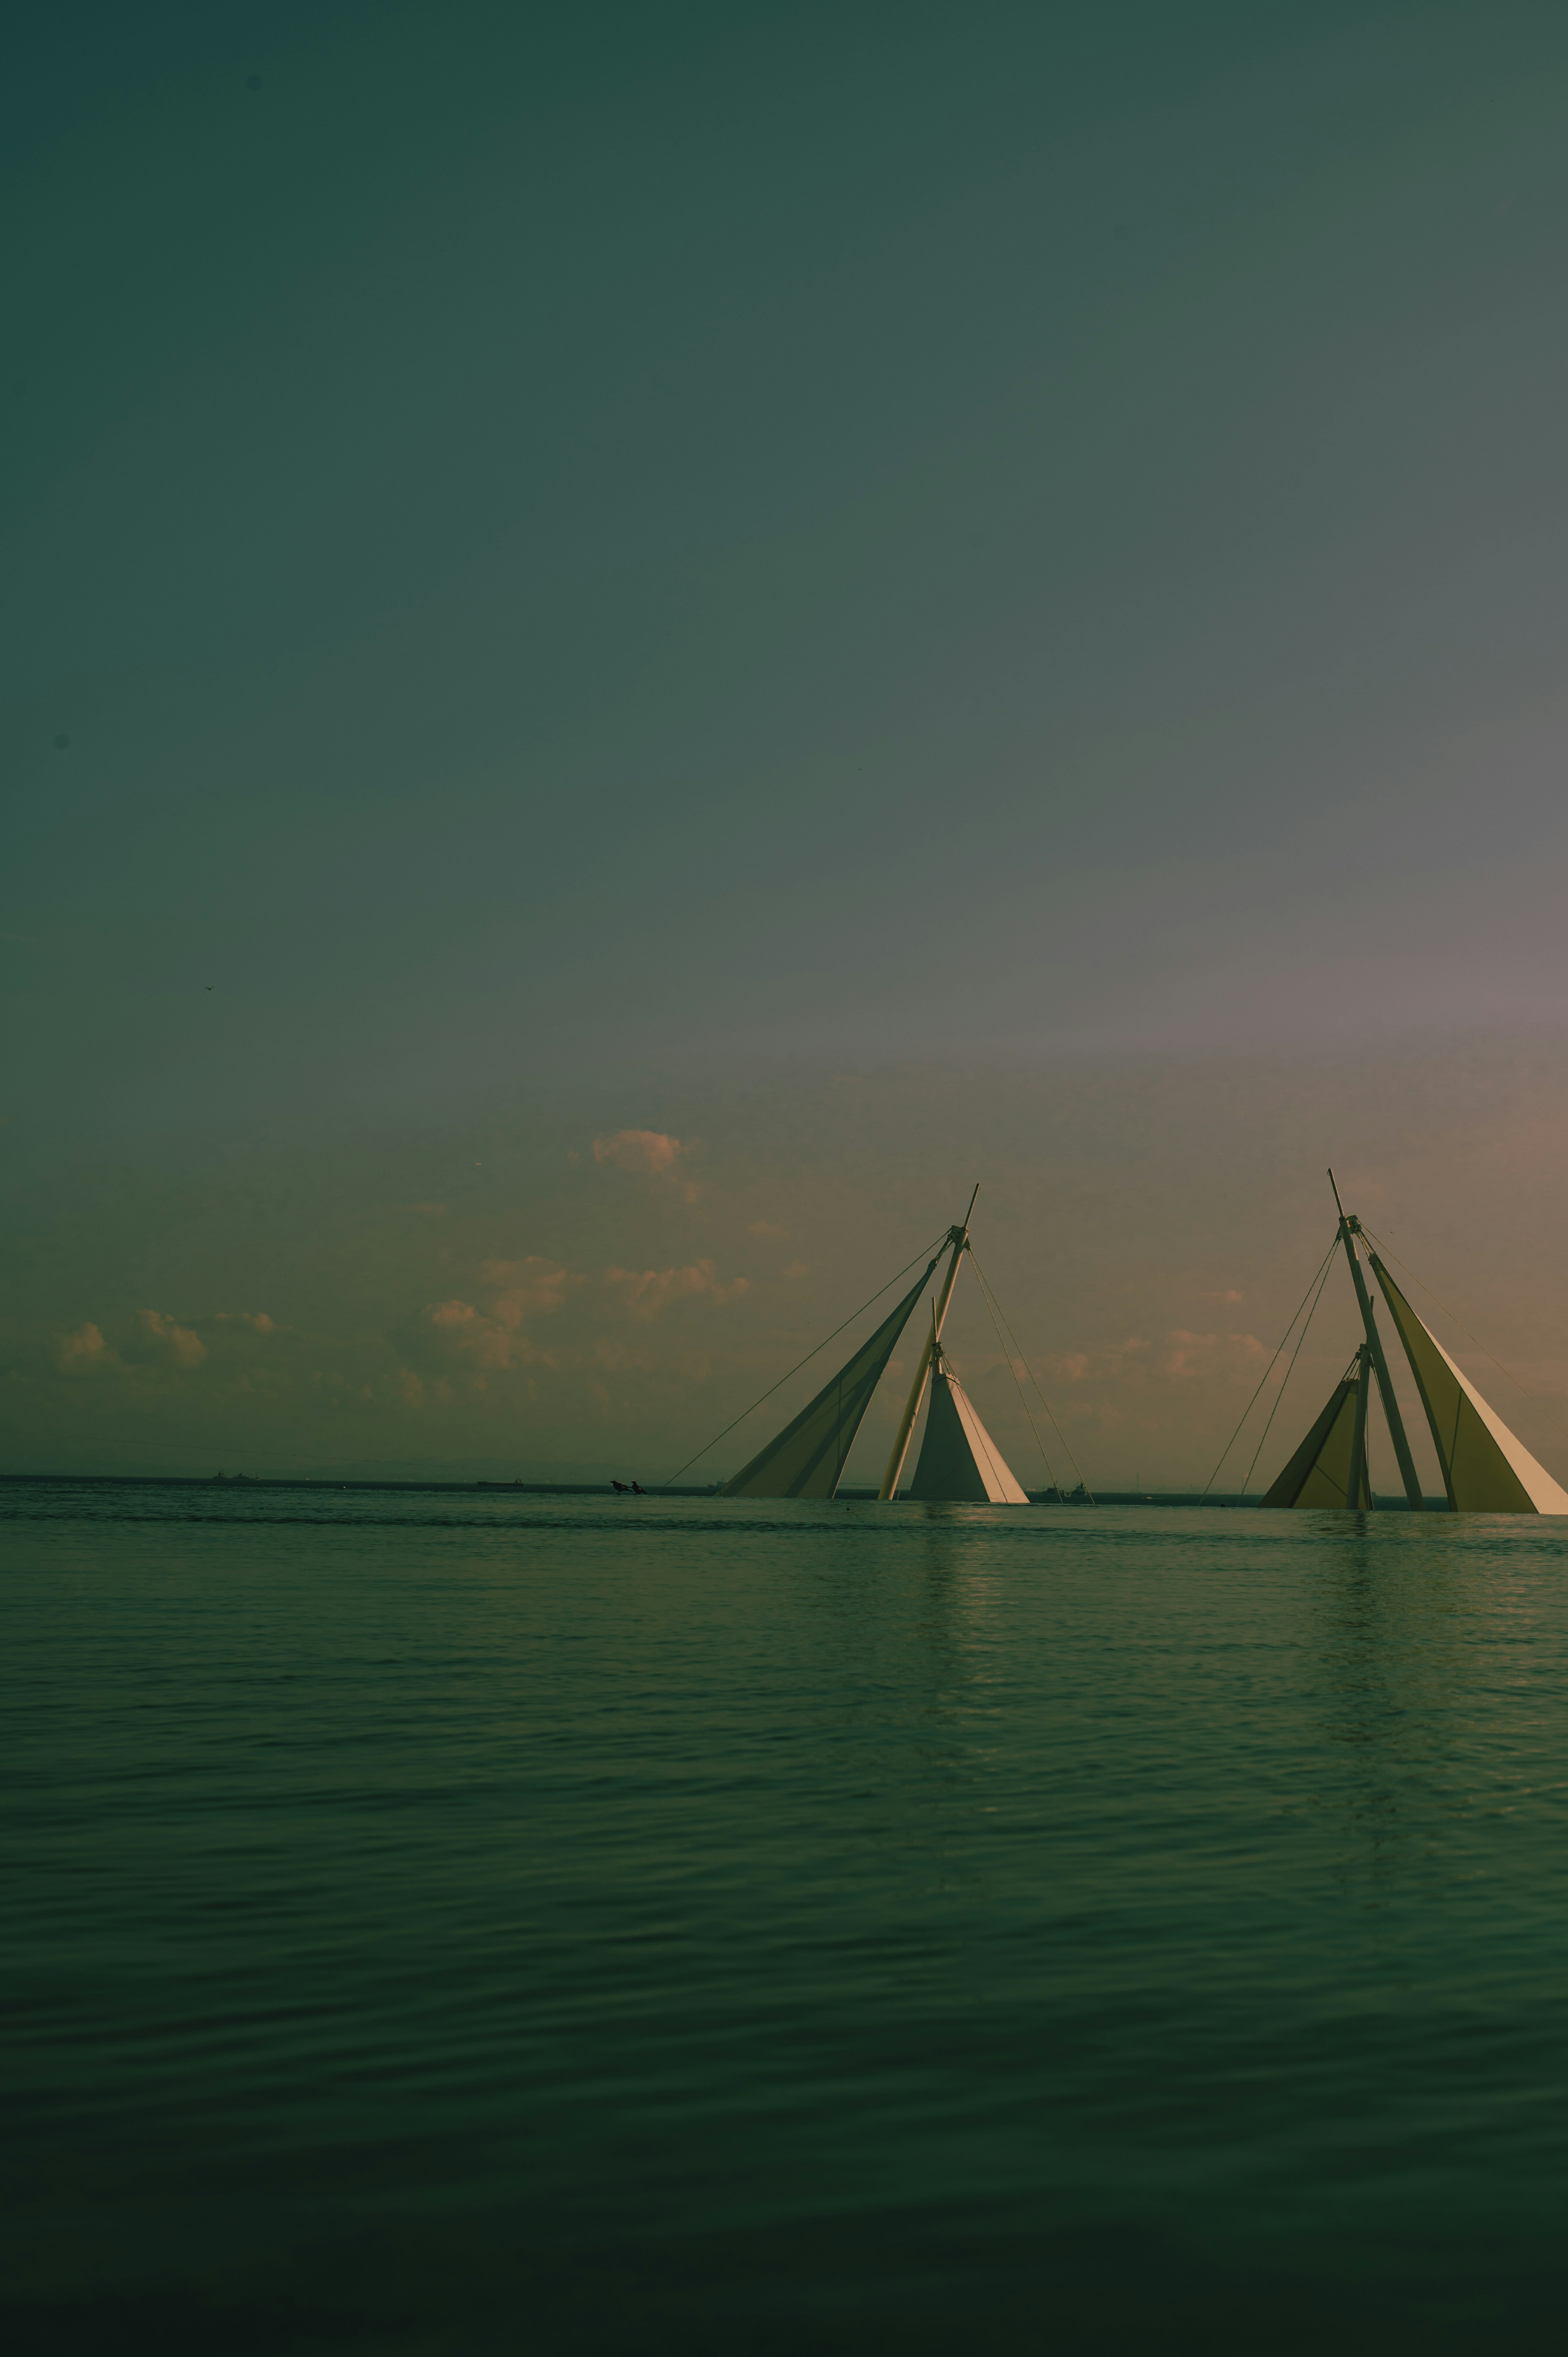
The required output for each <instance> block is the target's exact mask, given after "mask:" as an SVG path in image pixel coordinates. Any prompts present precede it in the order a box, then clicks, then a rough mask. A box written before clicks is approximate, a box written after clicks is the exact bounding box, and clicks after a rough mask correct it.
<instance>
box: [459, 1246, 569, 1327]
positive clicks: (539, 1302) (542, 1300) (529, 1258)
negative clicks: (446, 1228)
mask: <svg viewBox="0 0 1568 2357" xmlns="http://www.w3.org/2000/svg"><path fill="white" fill-rule="evenodd" d="M480 1273H481V1275H483V1276H484V1277H485V1278H486V1279H487V1280H488V1281H489V1283H490V1284H491V1285H493V1286H498V1287H499V1291H498V1292H497V1294H496V1297H495V1301H494V1303H493V1304H492V1315H493V1316H495V1317H496V1318H499V1320H500V1322H501V1324H502V1325H503V1326H508V1327H514V1328H515V1327H518V1326H521V1323H522V1321H523V1319H524V1318H527V1317H530V1316H531V1315H532V1313H533V1312H534V1311H535V1310H543V1311H549V1310H552V1309H559V1308H560V1307H561V1304H562V1303H563V1302H564V1300H565V1298H566V1295H567V1292H568V1290H569V1289H570V1288H571V1287H572V1286H575V1285H581V1283H582V1282H583V1280H582V1278H581V1277H580V1276H574V1275H572V1273H571V1271H570V1270H569V1269H566V1268H563V1267H562V1266H561V1265H560V1263H559V1262H558V1261H553V1260H545V1259H544V1258H543V1257H542V1255H541V1254H538V1253H529V1254H526V1255H525V1256H524V1258H523V1259H521V1260H488V1261H486V1263H485V1265H484V1267H483V1269H482V1271H481V1272H480Z"/></svg>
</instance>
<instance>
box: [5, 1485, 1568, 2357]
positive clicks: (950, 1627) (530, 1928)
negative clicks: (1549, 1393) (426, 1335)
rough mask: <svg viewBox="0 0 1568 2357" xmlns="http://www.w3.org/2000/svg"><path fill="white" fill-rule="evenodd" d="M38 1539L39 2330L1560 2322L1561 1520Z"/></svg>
mask: <svg viewBox="0 0 1568 2357" xmlns="http://www.w3.org/2000/svg"><path fill="white" fill-rule="evenodd" d="M0 1512H4V1513H5V1516H6V1518H7V1519H6V1522H5V1529H4V1531H3V1533H0V1541H3V1545H4V1555H5V1568H4V1574H3V1585H0V1594H3V1596H4V1602H5V1656H4V1658H5V1679H6V1684H7V1687H8V1694H7V1697H6V1704H5V1718H4V1745H5V1761H6V1766H5V1803H6V1805H5V1835H4V1860H3V1864H4V1878H5V1882H4V1889H5V1901H4V1912H5V1921H4V1926H3V1932H0V1936H3V1938H4V1943H5V1952H6V1964H7V1975H8V1984H9V1997H8V2004H7V2009H6V2036H7V2050H8V2062H7V2079H8V2083H9V2087H10V2094H9V2099H8V2105H7V2111H8V2119H9V2127H8V2131H7V2145H8V2150H9V2168H8V2170H7V2191H8V2230H7V2231H8V2241H7V2245H6V2253H5V2267H4V2276H5V2286H6V2289H5V2301H6V2302H7V2304H8V2306H9V2309H10V2311H11V2314H12V2333H11V2339H12V2345H13V2346H21V2347H25V2348H27V2349H29V2350H31V2349H35V2348H36V2349H38V2350H46V2349H47V2350H49V2351H51V2352H60V2351H66V2350H69V2351H72V2352H74V2351H88V2350H93V2351H105V2352H110V2351H113V2352H119V2351H124V2350H128V2349H129V2350H142V2349H146V2350H154V2349H156V2350H158V2351H162V2352H187V2351H189V2352H195V2351H202V2352H300V2357H307V2352H328V2351H331V2352H338V2351H349V2352H387V2357H434V2352H468V2351H476V2352H489V2351H492V2350H493V2351H498V2352H499V2351H510V2350H524V2349H528V2350H538V2351H547V2352H548V2351H555V2350H572V2351H582V2352H618V2351H660V2352H662V2351H671V2352H674V2351H682V2352H721V2351H722V2352H726V2357H727V2353H728V2352H735V2351H742V2352H749V2351H765V2352H784V2351H799V2350H807V2349H811V2350H818V2349H831V2350H849V2349H856V2350H861V2349H866V2348H876V2347H883V2346H886V2347H893V2346H897V2347H898V2348H899V2349H901V2350H905V2351H908V2350H918V2351H936V2350H944V2351H945V2350H950V2349H952V2348H954V2347H955V2346H960V2345H963V2344H968V2345H969V2346H971V2347H974V2348H978V2349H982V2350H993V2349H994V2350H1002V2351H1012V2350H1015V2349H1016V2350H1025V2349H1028V2350H1037V2349H1040V2348H1042V2347H1045V2348H1058V2349H1063V2350H1073V2349H1079V2348H1082V2349H1095V2350H1098V2349H1112V2348H1115V2349H1122V2348H1125V2349H1154V2348H1169V2347H1179V2348H1188V2347H1190V2348H1193V2349H1198V2348H1212V2347H1215V2346H1217V2345H1224V2346H1233V2347H1238V2348H1240V2347H1255V2346H1259V2345H1261V2344H1267V2345H1268V2346H1270V2347H1272V2348H1275V2349H1288V2350H1295V2349H1301V2350H1309V2349H1311V2350H1316V2349H1323V2348H1326V2347H1329V2346H1331V2345H1332V2346H1334V2347H1335V2348H1337V2349H1350V2350H1361V2349H1367V2350H1371V2349H1378V2350H1388V2349H1390V2348H1410V2349H1412V2350H1416V2349H1420V2350H1432V2349H1443V2350H1446V2349H1449V2348H1464V2349H1472V2348H1473V2349H1477V2350H1480V2349H1483V2348H1486V2349H1497V2348H1499V2347H1506V2348H1516V2347H1517V2348H1530V2349H1534V2348H1540V2349H1541V2350H1545V2349H1547V2348H1548V2347H1550V2348H1552V2350H1556V2349H1557V2348H1558V2347H1560V2346H1561V2343H1562V2339H1563V2331H1564V2325H1563V2297H1564V2294H1565V2293H1568V2260H1565V2257H1564V2253H1565V2250H1568V2222H1565V2216H1564V2211H1565V2202H1564V2194H1565V2167H1564V2165H1565V2162H1568V1531H1564V1530H1563V1529H1562V1528H1560V1527H1558V1526H1556V1525H1554V1524H1552V1523H1534V1522H1524V1521H1504V1520H1498V1521H1490V1520H1486V1521H1483V1520H1475V1521H1470V1520H1451V1519H1448V1518H1445V1517H1442V1516H1433V1517H1430V1518H1426V1519H1422V1518H1417V1517H1414V1516H1410V1515H1404V1514H1393V1513H1391V1514H1387V1515H1379V1516H1375V1517H1372V1518H1369V1520H1367V1521H1365V1522H1362V1521H1360V1520H1359V1519H1354V1520H1353V1519H1351V1518H1349V1517H1344V1516H1340V1517H1334V1516H1326V1515H1325V1516H1316V1515H1307V1514H1263V1513H1252V1512H1223V1513H1214V1514H1208V1513H1199V1512H1176V1511H1160V1510H1158V1509H1129V1510H1120V1511H1118V1510H1111V1509H1107V1510H1102V1511H1101V1512H1098V1513H1096V1512H1086V1511H1077V1512H1073V1511H1066V1510H1059V1509H1058V1510H1035V1511H1026V1510H1020V1511H1015V1512H1009V1511H1007V1510H998V1509H991V1508H951V1507H912V1506H911V1507H899V1508H893V1509H887V1508H878V1507H875V1506H872V1505H849V1506H844V1505H837V1506H816V1507H812V1506H779V1507H762V1508H758V1507H756V1506H751V1505H746V1506H741V1505H737V1504H727V1503H721V1502H719V1501H714V1502H712V1503H709V1502H707V1501H703V1502H701V1503H693V1502H692V1501H671V1502H664V1503H661V1502H658V1501H647V1502H643V1501H612V1500H609V1499H605V1500H602V1501H600V1500H582V1501H575V1500H571V1501H567V1500H554V1501H551V1500H534V1499H524V1498H515V1497H514V1498H508V1497H504V1496H501V1497H495V1496H490V1497H484V1496H474V1497H467V1496H455V1495H435V1494H424V1495H412V1496H410V1495H402V1496H400V1495H386V1494H378V1495H366V1494H349V1493H343V1494H338V1493H326V1492H320V1491H316V1492H310V1491H293V1492H285V1491H257V1492H252V1493H251V1494H249V1495H243V1494H236V1493H234V1492H232V1491H228V1492H219V1491H188V1490H177V1489H172V1488H171V1489H166V1490H165V1489H159V1490H144V1489H136V1490H131V1489H125V1490H118V1489H116V1490H104V1491H88V1490H82V1489H72V1488H69V1487H63V1486H62V1487H60V1488H59V1489H51V1490H48V1491H40V1490H38V1489H27V1490H21V1489H16V1490H12V1491H10V1492H9V1493H8V1494H4V1495H3V1496H0ZM18 2325H19V2328H20V2330H19V2331H18V2330H17V2327H18Z"/></svg>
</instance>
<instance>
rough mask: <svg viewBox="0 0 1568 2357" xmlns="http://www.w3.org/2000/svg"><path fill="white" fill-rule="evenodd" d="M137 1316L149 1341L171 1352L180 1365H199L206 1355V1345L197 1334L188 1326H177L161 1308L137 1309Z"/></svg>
mask: <svg viewBox="0 0 1568 2357" xmlns="http://www.w3.org/2000/svg"><path fill="white" fill-rule="evenodd" d="M136 1315H137V1318H138V1320H139V1322H140V1325H141V1329H142V1331H143V1333H144V1334H145V1336H146V1338H147V1340H148V1341H149V1342H153V1343H156V1345H157V1346H158V1348H159V1349H160V1350H166V1351H170V1352H171V1353H172V1354H173V1357H174V1359H175V1362H176V1364H177V1365H178V1366H181V1367H199V1366H200V1364H201V1361H203V1359H205V1358H206V1356H207V1345H206V1343H205V1342H204V1341H203V1340H202V1339H201V1337H200V1335H199V1334H196V1333H193V1332H192V1331H191V1329H190V1328H189V1327H188V1326H179V1325H177V1324H176V1323H175V1320H174V1319H173V1318H170V1317H168V1316H167V1315H166V1313H165V1312H164V1311H163V1310H161V1309H142V1310H138V1311H137V1313H136Z"/></svg>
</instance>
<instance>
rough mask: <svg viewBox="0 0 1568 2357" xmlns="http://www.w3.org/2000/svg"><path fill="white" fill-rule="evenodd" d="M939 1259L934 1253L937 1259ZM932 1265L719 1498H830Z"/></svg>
mask: <svg viewBox="0 0 1568 2357" xmlns="http://www.w3.org/2000/svg"><path fill="white" fill-rule="evenodd" d="M940 1257H941V1255H940V1253H939V1254H938V1255H937V1259H938V1260H940ZM936 1265H937V1262H936V1260H933V1261H932V1262H931V1263H930V1265H929V1267H928V1268H927V1270H926V1273H925V1275H924V1276H918V1277H917V1278H916V1280H915V1282H914V1284H913V1285H912V1286H910V1287H909V1290H908V1293H907V1294H906V1295H905V1296H904V1298H903V1300H902V1301H901V1302H900V1303H899V1304H898V1307H897V1309H895V1310H894V1312H893V1314H892V1316H891V1317H890V1318H885V1319H884V1321H883V1323H882V1324H881V1325H880V1326H879V1327H878V1328H877V1329H876V1331H875V1334H873V1336H872V1337H871V1340H869V1341H868V1342H863V1343H862V1344H861V1346H860V1349H859V1350H858V1351H856V1352H855V1354H854V1358H853V1359H851V1360H849V1361H847V1362H846V1363H845V1364H844V1365H843V1366H842V1367H841V1368H840V1369H839V1371H838V1372H837V1374H836V1375H834V1377H833V1378H832V1382H831V1383H825V1384H824V1385H823V1386H822V1390H821V1391H820V1392H819V1393H818V1394H817V1396H816V1398H815V1399H814V1400H812V1401H811V1403H810V1404H809V1405H807V1406H805V1407H803V1408H802V1409H801V1410H800V1415H798V1416H797V1417H796V1418H795V1420H794V1422H793V1424H787V1425H786V1426H785V1427H784V1429H783V1431H782V1432H780V1433H779V1434H778V1435H777V1436H776V1437H775V1438H773V1439H772V1440H770V1441H769V1442H768V1446H767V1448H762V1449H759V1450H758V1451H757V1455H756V1456H755V1457H754V1458H752V1460H751V1462H750V1464H749V1465H744V1466H742V1468H741V1469H740V1471H739V1472H738V1473H737V1474H736V1477H735V1479H734V1480H733V1481H726V1482H725V1486H724V1488H723V1489H722V1490H721V1491H720V1492H719V1495H720V1496H721V1497H722V1498H831V1497H832V1494H833V1491H835V1490H836V1489H837V1488H838V1485H839V1476H840V1475H841V1474H842V1473H843V1469H844V1461H845V1459H846V1458H847V1457H848V1455H849V1452H850V1450H851V1449H852V1448H853V1447H854V1436H855V1434H856V1433H857V1432H858V1431H859V1430H860V1422H861V1418H862V1416H864V1415H865V1411H866V1409H867V1408H868V1407H869V1405H871V1394H872V1393H873V1392H874V1391H875V1389H876V1386H877V1384H878V1383H880V1381H881V1380H882V1371H883V1369H884V1368H885V1367H886V1364H887V1361H888V1360H889V1359H890V1358H891V1357H892V1356H893V1352H894V1349H895V1347H896V1346H897V1340H898V1337H899V1335H900V1334H901V1333H902V1332H903V1330H904V1328H905V1325H906V1324H907V1322H908V1316H909V1312H910V1311H911V1310H912V1309H913V1308H914V1307H915V1304H916V1302H917V1301H918V1299H919V1297H920V1295H921V1293H922V1292H923V1291H924V1289H925V1287H926V1285H927V1283H928V1281H929V1277H930V1275H931V1270H932V1269H934V1268H935V1267H936Z"/></svg>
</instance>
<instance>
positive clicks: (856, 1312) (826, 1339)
mask: <svg viewBox="0 0 1568 2357" xmlns="http://www.w3.org/2000/svg"><path fill="white" fill-rule="evenodd" d="M949 1234H950V1230H949V1229H947V1228H944V1229H943V1230H942V1232H941V1234H940V1236H939V1237H938V1238H937V1240H936V1242H935V1243H934V1244H927V1245H926V1246H925V1247H924V1251H926V1252H933V1253H934V1252H940V1250H941V1247H942V1244H943V1243H944V1242H945V1240H946V1238H947V1236H948V1235H949ZM921 1257H922V1254H920V1253H917V1254H915V1260H907V1261H906V1262H905V1264H904V1265H903V1267H902V1268H901V1269H899V1270H898V1271H897V1275H893V1276H890V1277H889V1278H888V1280H887V1282H886V1285H879V1286H877V1288H876V1290H875V1293H874V1294H873V1295H872V1297H871V1301H880V1300H881V1298H882V1297H883V1295H884V1294H885V1293H891V1292H892V1290H893V1287H894V1286H896V1285H897V1282H898V1278H899V1277H900V1276H908V1274H909V1271H910V1270H911V1269H912V1268H913V1267H914V1265H915V1261H918V1260H919V1259H920V1258H921ZM871 1301H863V1302H862V1303H861V1305H860V1308H858V1309H853V1310H851V1312H850V1314H849V1316H848V1317H847V1318H845V1319H844V1321H843V1326H835V1327H834V1328H833V1330H832V1333H831V1334H824V1335H823V1336H822V1340H821V1341H820V1342H817V1343H814V1344H813V1345H812V1347H811V1350H809V1351H807V1353H806V1355H805V1357H804V1358H803V1359H797V1360H796V1361H795V1363H794V1365H793V1366H792V1367H791V1368H790V1370H789V1374H788V1375H780V1376H779V1381H778V1383H769V1385H768V1389H767V1390H766V1391H765V1392H764V1393H763V1394H761V1396H760V1397H759V1398H757V1399H754V1400H753V1401H752V1403H751V1407H745V1408H742V1410H741V1412H740V1414H739V1415H737V1416H736V1418H735V1420H734V1422H733V1423H731V1424H726V1425H725V1428H724V1431H723V1432H715V1433H714V1437H713V1438H712V1439H711V1440H705V1441H704V1442H703V1446H702V1447H701V1448H699V1449H698V1451H697V1457H705V1456H706V1455H707V1453H708V1451H709V1449H710V1448H717V1447H718V1445H719V1443H720V1441H721V1440H723V1439H724V1438H725V1437H726V1435H728V1434H729V1433H732V1432H733V1431H734V1430H735V1427H736V1425H737V1424H744V1423H745V1422H746V1417H747V1416H748V1415H750V1414H751V1412H752V1409H753V1408H759V1407H760V1406H761V1405H762V1402H763V1400H770V1399H771V1398H772V1397H773V1394H774V1393H775V1392H776V1391H778V1390H779V1389H780V1387H781V1386H782V1385H783V1384H785V1383H788V1382H789V1375H798V1374H799V1373H800V1370H801V1368H802V1367H808V1366H810V1365H811V1361H812V1360H813V1359H814V1358H815V1357H816V1355H817V1352H818V1351H825V1350H826V1349H827V1347H828V1344H829V1343H830V1342H832V1341H833V1340H835V1339H836V1338H837V1336H839V1335H840V1334H842V1333H843V1330H844V1326H853V1325H854V1321H855V1319H856V1318H863V1317H864V1316H865V1312H866V1311H867V1310H868V1309H869V1308H870V1307H871ZM697 1457H688V1458H687V1459H686V1462H685V1463H684V1465H678V1466H677V1467H676V1468H675V1470H674V1472H673V1473H671V1476H670V1478H669V1480H665V1481H660V1484H659V1487H660V1489H661V1490H668V1488H669V1487H670V1482H671V1481H678V1480H680V1479H681V1476H682V1473H689V1472H690V1471H691V1469H692V1468H693V1465H694V1464H695V1463H696V1462H697Z"/></svg>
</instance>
